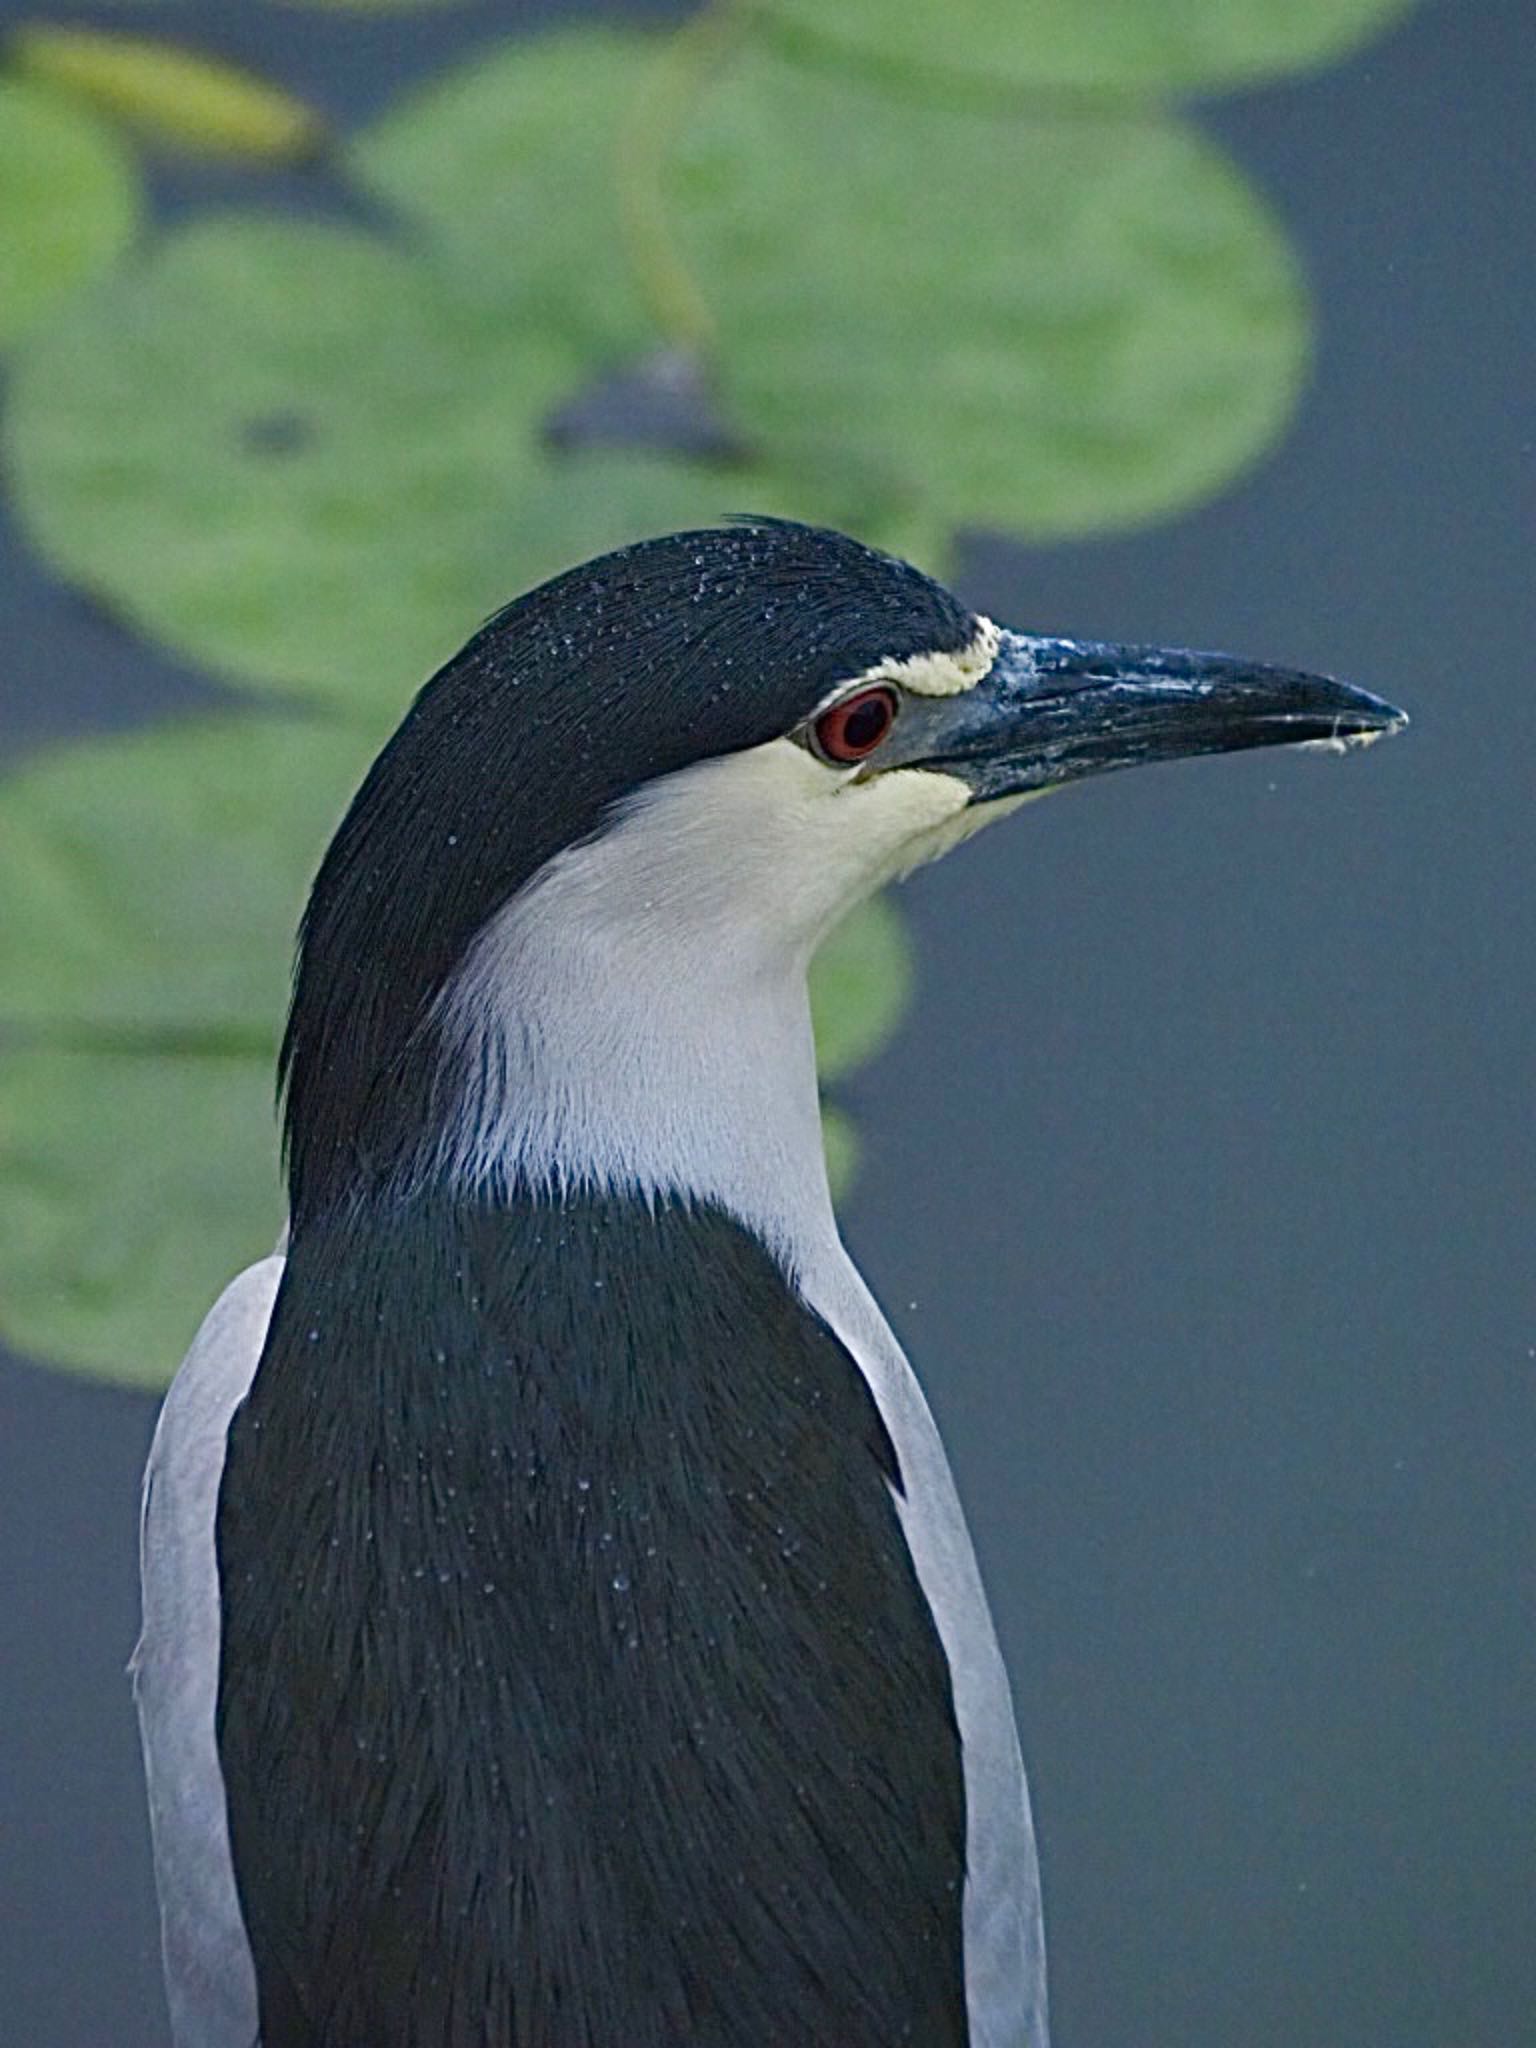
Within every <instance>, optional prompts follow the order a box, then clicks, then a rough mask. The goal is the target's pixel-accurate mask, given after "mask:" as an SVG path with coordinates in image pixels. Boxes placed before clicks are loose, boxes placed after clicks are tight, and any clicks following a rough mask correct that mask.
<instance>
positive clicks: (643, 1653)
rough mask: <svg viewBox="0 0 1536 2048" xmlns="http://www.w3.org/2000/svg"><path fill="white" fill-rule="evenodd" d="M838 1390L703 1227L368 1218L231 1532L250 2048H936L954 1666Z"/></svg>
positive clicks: (231, 1501)
mask: <svg viewBox="0 0 1536 2048" xmlns="http://www.w3.org/2000/svg"><path fill="white" fill-rule="evenodd" d="M900 1484H901V1475H900V1473H899V1471H898V1470H897V1466H896V1460H895V1456H894V1453H893V1449H892V1445H891V1442H890V1439H889V1437H888V1436H887V1434H886V1431H885V1428H884V1426H883V1424H882V1422H881V1419H880V1417H879V1414H878V1411H877V1409H876V1407H875V1405H874V1402H873V1400H872V1398H871V1396H870V1393H869V1391H868V1388H867V1386H866V1383H865V1380H864V1378H863V1376H862V1374H861V1373H860V1372H859V1370H858V1368H857V1366H856V1364H855V1362H854V1361H853V1360H852V1359H851V1358H850V1356H849V1355H848V1353H847V1351H846V1350H845V1349H844V1347H843V1345H842V1344H841V1342H840V1341H839V1340H838V1339H837V1338H836V1337H835V1336H834V1335H833V1333H832V1332H831V1331H830V1330H829V1329H828V1328H827V1326H826V1325H825V1324H824V1323H823V1322H822V1321H821V1320H820V1319H819V1318H818V1317H817V1316H816V1315H815V1314H814V1313H813V1312H812V1311H811V1310H810V1309H809V1308H808V1307H807V1306H806V1305H805V1303H804V1302H803V1301H802V1300H801V1299H799V1298H798V1297H797V1296H796V1295H795V1294H794V1293H793V1292H792V1291H791V1290H790V1288H789V1287H788V1286H787V1284H786V1281H785V1278H784V1275H783V1274H782V1272H781V1271H780V1269H779V1268H778V1267H777V1265H776V1264H775V1263H774V1261H773V1260H772V1259H771V1258H770V1257H769V1256H768V1254H767V1253H766V1252H765V1251H764V1250H763V1249H762V1248H761V1247H760V1246H759V1245H758V1244H757V1243H756V1242H755V1240H754V1239H752V1238H751V1237H750V1236H749V1235H748V1234H747V1233H746V1231H745V1230H743V1229H742V1228H741V1227H740V1226H739V1225H737V1224H736V1223H734V1222H733V1221H731V1220H730V1219H728V1218H727V1217H725V1216H724V1215H722V1214H720V1213H718V1212H712V1211H701V1210H689V1209H685V1208H683V1207H680V1206H678V1205H676V1204H675V1203H663V1204H662V1205H661V1206H660V1207H659V1208H658V1209H657V1210H656V1211H655V1212H654V1213H652V1212H650V1211H648V1210H647V1209H646V1208H645V1207H644V1206H643V1205H640V1204H632V1203H628V1202H624V1201H621V1200H619V1199H618V1198H607V1199H598V1198H595V1197H594V1198H590V1199H584V1200H573V1201H571V1202H570V1203H569V1204H568V1205H567V1206H564V1207H562V1208H560V1209H555V1208H552V1207H548V1206H540V1205H536V1204H534V1203H533V1202H531V1201H524V1202H517V1203H514V1204H513V1205H512V1206H510V1207H492V1206H489V1205H488V1204H483V1203H479V1202H475V1201H472V1200H470V1199H468V1198H452V1197H449V1196H448V1195H447V1194H445V1193H440V1192H439V1193H434V1194H430V1195H426V1196H423V1197H421V1198H419V1199H418V1200H416V1201H414V1202H412V1203H411V1204H409V1205H406V1206H398V1207H394V1208H390V1209H384V1208H377V1209H375V1208H371V1207H369V1206H366V1205H365V1206H362V1207H356V1208H353V1209H352V1210H351V1211H349V1212H348V1213H347V1214H346V1215H342V1214H339V1213H338V1214H337V1215H335V1216H333V1217H331V1218H328V1219H327V1220H326V1221H325V1222H324V1223H320V1224H316V1225H314V1226H313V1227H312V1228H311V1229H310V1230H309V1231H307V1232H306V1233H305V1234H304V1235H303V1236H301V1237H300V1238H299V1239H298V1240H297V1242H296V1244H295V1247H294V1250H293V1252H292V1255H291V1257H290V1261H289V1265H288V1268H287V1271H286V1274H285V1277H284V1280H283V1283H282V1287H281V1290H280V1293H279V1295H278V1300H277V1305H276V1309H275V1312H274V1319H273V1325H272V1329H271V1332H270V1334H269V1338H268V1342H267V1346H266V1350H265V1352H264V1355H263V1358H262V1362H261V1367H260V1371H259V1373H258V1375H257V1378H256V1381H255V1384H254V1387H253V1390H252V1392H251V1395H250V1397H249V1399H248V1401H247V1402H246V1404H245V1406H244V1407H243V1409H242V1410H241V1411H240V1413H239V1414H238V1416H237V1417H236V1420H235V1422H234V1425H233V1427H232V1429H231V1432H230V1440H229V1453H228V1462H227V1465H226V1469H225V1477H224V1481H223V1488H222V1493H221V1498H220V1506H219V1518H218V1547H219V1557H220V1568H221V1581H222V1587H223V1669H222V1674H221V1680H220V1691H219V1708H218V1734H219V1746H220V1753H221V1758H222V1761H223V1766H224V1771H225V1778H226V1783H227V1787H228V1796H229V1818H230V1827H231V1836H232V1842H233V1850H234V1860H235V1870H236V1876H237V1880H238V1884H239V1890H240V1897H241V1902H242V1907H243V1910H244V1914H245V1918H246V1924H247V1927H248V1930H249V1933H250V1937H251V1942H252V1947H253V1952H254V1956H255V1962H256V1972H257V1979H258V1984H259V1989H260V1999H261V2026H262V2035H261V2038H262V2044H263V2048H487V2044H492V2043H493V2044H495V2048H677V2044H679V2043H682V2042H688V2043H692V2044H698V2048H769V2044H782V2048H791V2044H793V2048H806V2044H808V2043H815V2044H818V2048H823V2044H824V2048H834V2044H835V2048H892V2044H894V2043H897V2042H900V2041H911V2042H915V2043H921V2044H923V2048H958V2044H962V2043H964V2042H965V2040H966V2039H967V2029H966V2020H965V2000H964V1989H963V1960H962V1951H961V1893H962V1880H963V1875H964V1846H965V1808H964V1789H963V1779H962V1771H961V1760H960V1744H959V1737H958V1733H957V1730H956V1726H955V1721H954V1715H953V1708H952V1702H951V1694H950V1683H949V1673H948V1666H947V1663H946V1660H945V1657H944V1654H943V1651H942V1648H941V1645H940V1643H939V1641H938V1637H937V1634H936V1631H935V1628H934V1624H933V1620H932V1616H931V1614H930V1611H929V1608H928V1606H927V1603H926V1601H925V1599H924V1596H923V1594H922V1591H921V1589H920V1587H919V1585H918V1583H917V1580H916V1577H915V1574H914V1571H913V1568H912V1564H911V1561H910V1556H909V1552H908V1548H907V1545H906V1542H905V1540H904V1539H903V1536H902V1533H901V1530H900V1527H899V1525H898V1521H897V1509H896V1503H895V1498H894V1493H895V1491H899V1488H900Z"/></svg>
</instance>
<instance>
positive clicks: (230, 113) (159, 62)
mask: <svg viewBox="0 0 1536 2048" xmlns="http://www.w3.org/2000/svg"><path fill="white" fill-rule="evenodd" d="M7 54H8V55H9V57H10V61H11V63H12V64H13V66H14V67H15V68H16V69H17V70H18V71H19V72H21V73H22V74H23V75H24V76H29V77H32V78H35V79H38V80H40V81H41V82H43V83H45V84H47V85H49V86H51V87H53V88H55V89H57V90H58V91H60V92H66V93H70V94H73V95H74V96H75V97H76V98H78V99H80V100H83V101H84V102H86V103H87V104H88V105H90V106H92V107H94V108H96V109H97V110H99V111H100V112H102V113H104V114H109V115H111V116H112V117H113V118H114V119H116V120H119V121H123V122H125V123H127V124H128V125H129V126H130V127H132V128H133V129H135V130H136V131H137V132H138V133H139V134H141V135H144V136H145V137H147V138H148V139H150V140H151V141H154V142H161V143H168V144H170V145H172V146H174V147H176V148H178V149H188V150H194V151H199V152H202V153H205V154H208V155H214V156H233V157H249V158H253V159H255V160H256V161H258V162H265V161H273V160H277V161H281V160H284V159H293V158H296V157H303V156H309V155H312V154H313V153H314V152H315V151H316V150H317V149H319V148H320V146H321V144H322V142H323V141H324V138H325V127H324V123H323V122H322V120H321V118H320V116H319V114H318V113H317V112H316V111H315V109H314V108H313V107H310V106H306V105H305V103H304V102H303V101H302V100H300V99H298V98H296V97H295V96H294V95H293V94H292V93H290V92H289V91H287V90H286V88H284V87H282V86H277V85H273V84H271V83H269V82H268V81H267V80H266V79H263V78H258V77H257V76H256V75H255V74H254V73H253V72H250V71H246V70H244V69H243V68H242V67H241V66H239V65H235V64H229V63H226V62H225V61H224V59H222V58H219V57H208V56H205V55H204V54H203V53H202V52H201V51H200V50H193V49H188V48H187V47H186V46H185V45H183V44H179V43H167V42H161V41H160V40H158V39H156V38H152V37H148V36H136V35H120V34H118V33H117V32H116V31H115V30H109V29H91V28H72V27H64V26H62V25H59V24H57V23H53V22H43V21H39V22H28V23H25V24H23V26H22V27H20V28H18V29H16V30H14V31H13V32H12V34H11V37H10V39H9V41H8V44H7Z"/></svg>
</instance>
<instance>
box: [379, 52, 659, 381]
mask: <svg viewBox="0 0 1536 2048" xmlns="http://www.w3.org/2000/svg"><path fill="white" fill-rule="evenodd" d="M659 47H660V44H659V41H658V39H657V38H656V37H654V36H647V35H642V34H636V33H632V32H628V31H625V30H622V29H609V28H604V27H599V26H591V27H586V28H581V29H572V30H566V31H563V32H557V33H555V34H551V35H543V36H536V37H530V38H527V39H520V40H518V41H516V42H512V43H505V44H502V45H500V46H499V47H497V48H495V49H492V50H491V51H489V52H485V51H482V52H479V53H477V55H476V56H475V58H474V60H473V62H471V63H469V64H466V65H463V66H461V67H460V68H458V69H457V70H454V71H450V72H449V73H447V74H446V75H445V76H444V77H442V78H440V79H437V80H435V81H434V82H433V83H432V84H430V85H429V86H427V87H426V89H425V90H424V91H422V92H420V93H418V94H416V95H414V96H413V97H409V98H407V99H406V100H405V101H404V102H403V104H402V105H400V106H399V107H397V108H395V109H394V110H392V111H391V112H390V113H388V114H386V115H385V116H384V117H383V119H382V120H380V121H377V122H375V123H374V124H373V126H372V127H370V128H365V129H364V130H363V131H362V132H361V134H359V135H358V136H356V137H355V138H354V139H353V141H352V142H351V144H350V145H349V146H348V148H347V150H346V153H345V159H344V160H345V163H346V166H347V169H348V171H349V172H350V174H351V176H352V177H353V178H354V179H355V180H356V181H357V183H358V184H360V185H361V186H362V187H363V188H364V190H366V191H367V192H369V193H371V194H372V195H373V197H374V198H376V199H378V200H380V201H382V202H383V203H384V204H385V205H387V206H389V207H391V208H393V209H394V210H395V211H396V212H397V213H399V214H400V215H401V216H403V217H404V218H406V219H408V220H410V221H412V222H415V223H416V224H417V225H418V226H420V227H422V228H424V229H426V230H427V231H428V233H429V234H430V236H431V246H432V250H433V254H434V257H435V258H436V259H438V260H439V261H441V262H443V263H445V264H446V265H447V266H449V267H450V268H451V269H452V271H453V273H454V277H455V281H456V283H457V285H458V287H459V289H460V290H461V291H464V292H466V293H469V294H471V295H473V296H474V297H476V298H477V299H479V300H481V301H483V302H486V303H489V304H491V305H493V306H498V307H504V306H506V305H507V304H508V303H509V302H515V303H517V304H519V305H531V306H532V307H533V309H534V317H536V318H537V319H538V320H539V322H540V323H541V324H542V325H544V326H547V327H549V328H551V329H552V330H553V331H555V332H557V333H563V334H566V335H568V336H570V337H571V338H572V339H573V340H574V341H575V342H576V343H577V344H578V345H579V346H580V348H581V349H582V350H583V352H584V354H585V355H586V358H587V361H588V363H589V364H590V365H591V366H592V367H594V368H595V367H598V366H599V365H601V364H603V363H604V362H605V361H610V360H624V359H626V358H627V357H629V356H631V355H634V354H637V353H640V352H643V351H644V350H646V349H648V348H650V347H652V346H653V345H654V343H655V339H656V337H655V333H654V330H653V329H652V327H651V325H650V322H649V321H648V320H647V318H646V316H645V310H644V307H643V305H642V303H641V300H640V296H639V294H638V292H637V291H636V288H635V283H634V280H633V278H632V277H631V275H630V270H629V265H628V262H627V259H626V256H625V251H624V246H623V242H622V239H621V235H620V223H619V212H618V194H617V189H616V184H615V169H614V151H615V139H616V137H617V135H618V134H619V133H620V131H621V130H622V127H623V124H624V122H625V120H626V119H627V117H628V114H629V110H630V107H631V104H632V102H633V100H634V95H635V86H636V81H637V79H639V78H641V77H643V76H644V74H645V69H646V66H647V65H648V64H649V63H650V62H651V61H652V60H653V58H654V56H655V53H656V51H657V49H658V48H659Z"/></svg>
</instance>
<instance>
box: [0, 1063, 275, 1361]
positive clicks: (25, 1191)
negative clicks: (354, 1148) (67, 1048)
mask: <svg viewBox="0 0 1536 2048" xmlns="http://www.w3.org/2000/svg"><path fill="white" fill-rule="evenodd" d="M281 1216H282V1204H281V1199H280V1193H279V1185H278V1174H277V1143H276V1130H275V1123H274V1118H273V1109H272V1066H271V1062H270V1060H266V1059H255V1058H206V1059H197V1058H187V1057H184V1056H183V1057H171V1056H169V1055H161V1056H159V1057H154V1056H149V1055H143V1054H132V1053H123V1054H111V1053H87V1052H62V1051H55V1050H45V1049H28V1050H0V1243H3V1244H4V1246H5V1248H6V1251H5V1285H4V1287H3V1288H0V1333H3V1335H4V1337H5V1339H6V1341H7V1342H8V1343H9V1344H11V1345H13V1346H14V1347H15V1348H16V1349H17V1350H18V1351H25V1352H29V1353H31V1354H32V1355H33V1356H35V1357H37V1358H41V1359H46V1360H48V1361H50V1362H52V1363H53V1364H55V1365H63V1366H68V1367H71V1368H75V1369H77V1370H81V1371H86V1372H91V1373H95V1374H99V1375H101V1376H103V1377H105V1378H108V1379H115V1380H124V1381H129V1382H131V1383H133V1384H136V1385H141V1386H150V1387H160V1386H163V1385H164V1384H165V1382H166V1381H167V1380H168V1379H169V1378H170V1376H171V1374H172V1372H173V1371H174V1370H175V1368H176V1366H177V1365H178V1364H179V1363H180V1361H181V1357H182V1354H183V1353H184V1352H185V1350H186V1348H187V1345H188V1343H189V1342H190V1340H191V1337H192V1334H193V1332H194V1331H195V1329H196V1328H197V1325H198V1323H199V1321H200V1320H201V1318H202V1317H203V1315H204V1314H205V1313H206V1312H207V1310H208V1308H209V1306H210V1305H211V1303H212V1302H213V1300H214V1298H215V1296H216V1295H217V1294H218V1293H219V1292H220V1291H221V1289H222V1288H223V1287H224V1286H225V1284H226V1283H227V1282H228V1281H229V1280H230V1278H231V1277H232V1276H233V1275H234V1274H235V1273H236V1272H238V1271H239V1270H240V1268H241V1267H242V1266H246V1265H249V1264H250V1262H251V1260H252V1259H258V1258H261V1257H262V1256H263V1255H264V1254H265V1253H267V1252H269V1251H270V1250H271V1249H272V1246H273V1244H274V1243H275V1242H276V1239H277V1234H278V1229H279V1226H280V1222H281Z"/></svg>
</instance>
